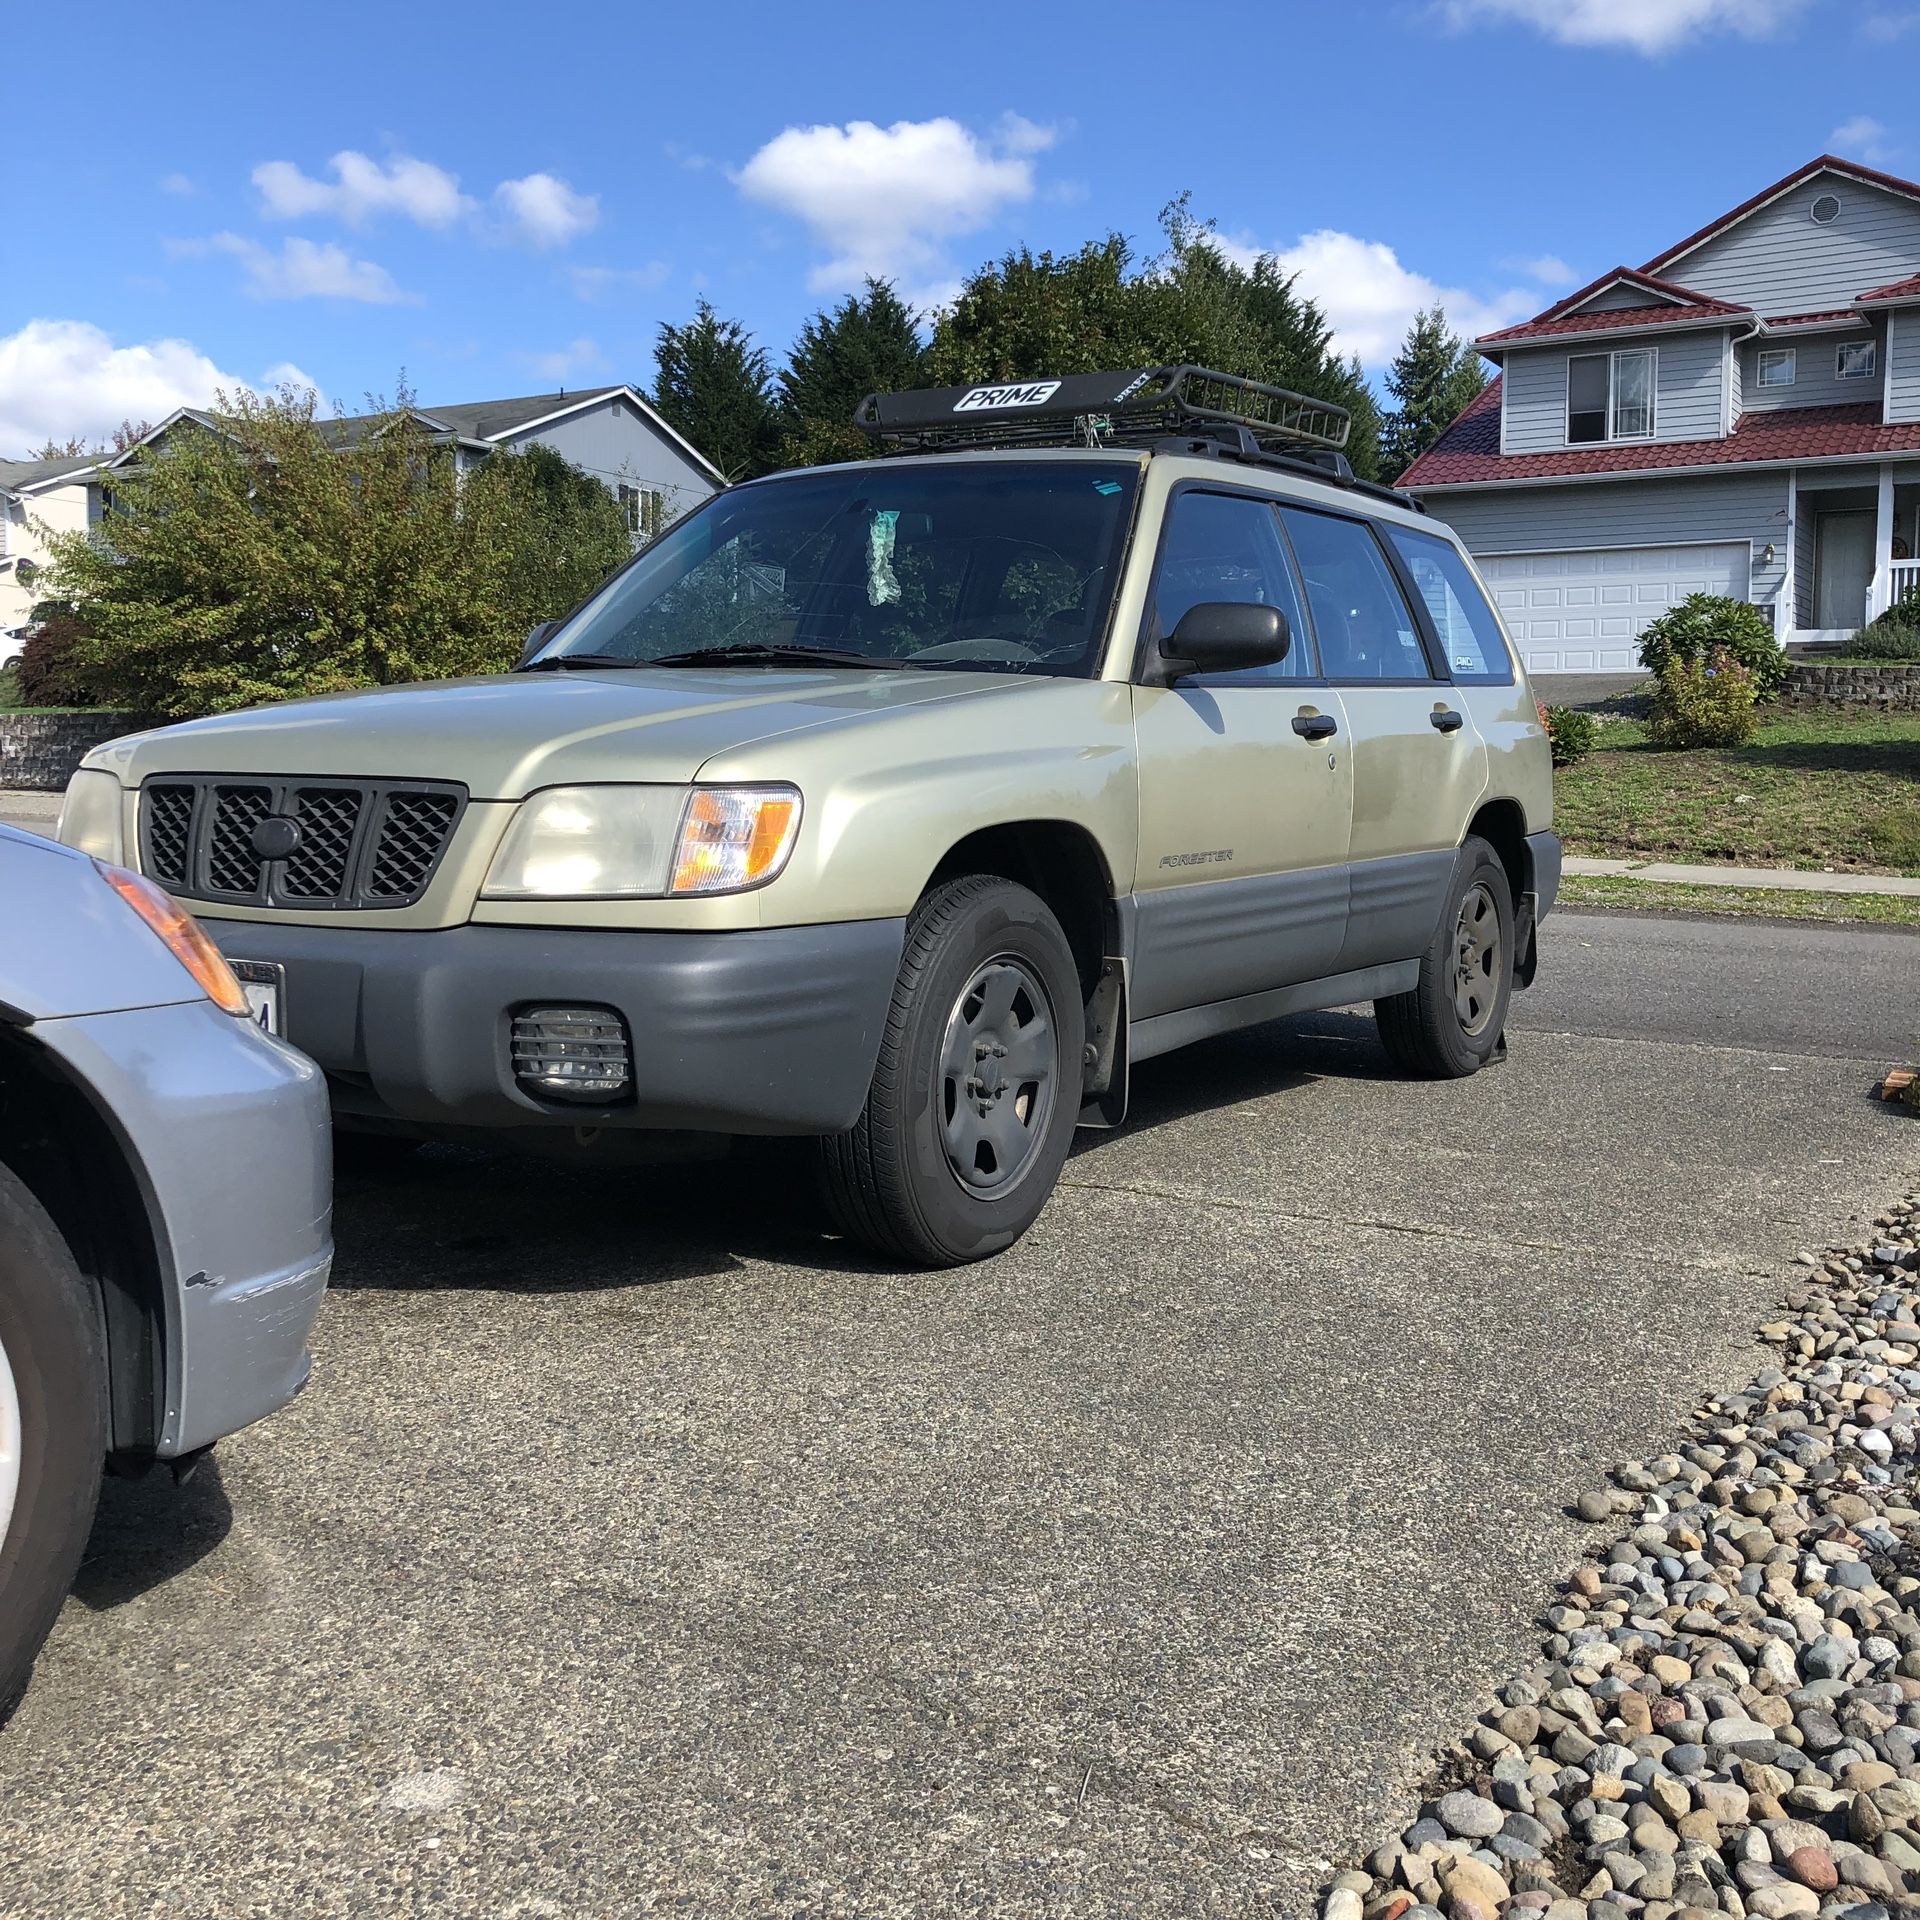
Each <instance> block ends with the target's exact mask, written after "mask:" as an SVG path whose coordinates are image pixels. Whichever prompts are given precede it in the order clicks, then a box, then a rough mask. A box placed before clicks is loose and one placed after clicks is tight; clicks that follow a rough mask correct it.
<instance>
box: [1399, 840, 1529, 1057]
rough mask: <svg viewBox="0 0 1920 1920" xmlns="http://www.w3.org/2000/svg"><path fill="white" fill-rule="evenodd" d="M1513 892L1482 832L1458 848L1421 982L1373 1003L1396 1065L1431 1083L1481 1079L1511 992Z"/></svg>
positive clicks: (1423, 960)
mask: <svg viewBox="0 0 1920 1920" xmlns="http://www.w3.org/2000/svg"><path fill="white" fill-rule="evenodd" d="M1513 957H1514V956H1513V889H1512V887H1511V885H1510V884H1509V882H1508V880H1507V870H1506V868H1505V867H1504V866H1502V865H1501V864H1500V856H1499V855H1498V854H1497V853H1495V852H1494V850H1493V848H1492V847H1491V846H1490V845H1489V844H1488V843H1487V842H1486V841H1485V840H1482V839H1481V838H1480V837H1479V836H1478V835H1477V834H1469V835H1468V836H1467V838H1466V840H1465V841H1463V842H1462V843H1461V847H1460V852H1459V854H1458V855H1457V856H1456V857H1455V860H1454V864H1453V884H1452V886H1451V887H1450V888H1449V889H1448V892H1447V904H1446V908H1445V910H1444V911H1443V912H1442V913H1441V915H1440V924H1439V925H1438V926H1437V927H1436V928H1435V929H1434V935H1433V939H1432V941H1431V942H1430V943H1429V944H1428V947H1427V951H1426V953H1425V954H1424V955H1422V957H1421V961H1420V981H1419V984H1418V985H1417V986H1415V987H1413V988H1412V989H1411V990H1410V991H1408V992H1406V993H1396V994H1394V995H1392V996H1391V997H1390V998H1388V999H1385V1000H1376V1001H1375V1002H1374V1003H1373V1017H1374V1020H1375V1022H1376V1023H1377V1024H1378V1026H1379V1029H1380V1039H1381V1043H1382V1044H1383V1045H1384V1046H1385V1047H1386V1050H1387V1054H1388V1056H1389V1058H1391V1059H1392V1061H1393V1063H1394V1064H1395V1065H1396V1066H1397V1067H1400V1068H1402V1069H1403V1070H1404V1071H1406V1072H1408V1073H1415V1074H1418V1075H1420V1076H1421V1077H1422V1078H1423V1079H1428V1080H1458V1079H1462V1078H1464V1077H1465V1076H1466V1075H1467V1074H1470V1073H1478V1072H1479V1070H1480V1069H1481V1068H1482V1067H1484V1066H1485V1065H1486V1064H1487V1062H1488V1061H1489V1060H1491V1059H1492V1058H1493V1056H1494V1054H1495V1053H1496V1052H1497V1051H1498V1050H1499V1046H1500V1041H1501V1037H1502V1036H1503V1035H1504V1034H1505V1032H1506V1027H1507V1002H1508V1000H1509V999H1510V998H1511V997H1512V994H1513Z"/></svg>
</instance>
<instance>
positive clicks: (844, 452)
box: [780, 279, 926, 466]
mask: <svg viewBox="0 0 1920 1920" xmlns="http://www.w3.org/2000/svg"><path fill="white" fill-rule="evenodd" d="M925 361H926V348H925V347H924V346H923V345H922V344H921V341H920V334H919V331H918V327H917V324H916V322H915V319H914V315H913V311H912V309H911V308H910V307H908V306H907V305H906V303H905V302H904V301H903V300H901V299H900V297H899V296H898V295H897V294H896V293H895V292H894V290H893V287H892V285H891V283H889V282H888V281H885V280H873V279H869V280H868V282H867V286H866V292H865V293H864V294H850V295H849V296H848V297H847V298H846V299H845V300H843V301H841V303H840V304H839V306H837V307H835V308H834V309H833V311H832V312H831V313H816V314H815V315H814V316H813V318H812V319H811V320H809V321H808V322H807V323H806V325H805V326H804V327H802V328H801V330H800V338H799V339H798V340H797V341H796V342H795V343H794V346H793V350H792V351H791V352H790V353H789V354H788V355H787V365H786V371H785V372H783V373H782V374H781V375H780V422H781V428H782V432H783V436H784V438H783V444H782V450H781V458H782V462H783V464H785V465H787V466H818V465H820V464H822V463H823V462H825V461H829V460H858V459H863V458H865V457H866V456H868V455H870V454H873V453H877V452H881V451H884V449H882V448H880V447H879V446H877V445H876V443H875V442H874V441H872V440H871V439H869V437H868V436H867V435H866V434H864V433H862V432H861V431H860V429H859V428H858V427H856V426H855V425H854V424H853V410H854V408H855V407H857V406H858V405H859V404H860V402H861V401H862V400H863V399H865V398H866V396H867V395H868V394H870V393H894V392H899V391H900V390H901V389H903V388H907V387H915V386H918V385H919V384H920V383H921V381H922V380H923V379H924V378H925V373H924V366H925Z"/></svg>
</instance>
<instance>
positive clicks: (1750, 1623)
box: [1323, 1198, 1920, 1920]
mask: <svg viewBox="0 0 1920 1920" xmlns="http://www.w3.org/2000/svg"><path fill="white" fill-rule="evenodd" d="M1799 1262H1800V1272H1799V1274H1798V1276H1797V1278H1796V1280H1795V1281H1794V1283H1793V1285H1792V1286H1791V1288H1790V1289H1789V1291H1788V1293H1787V1297H1786V1302H1785V1307H1784V1310H1783V1311H1782V1312H1781V1314H1780V1316H1779V1317H1778V1318H1777V1319H1775V1320H1773V1321H1771V1322H1769V1323H1768V1325H1766V1326H1765V1327H1763V1328H1762V1329H1761V1334H1762V1337H1763V1338H1764V1339H1765V1340H1767V1341H1768V1342H1769V1343H1770V1344H1771V1345H1772V1346H1773V1347H1774V1348H1775V1349H1776V1350H1777V1352H1778V1355H1779V1359H1778V1364H1777V1365H1774V1366H1770V1367H1768V1368H1767V1369H1766V1370H1765V1371H1764V1372H1761V1373H1759V1374H1757V1375H1756V1376H1755V1377H1754V1379H1753V1380H1752V1382H1751V1383H1750V1384H1749V1385H1748V1386H1747V1387H1746V1388H1745V1390H1744V1391H1742V1392H1739V1393H1734V1394H1726V1395H1723V1396H1721V1397H1720V1398H1718V1399H1715V1400H1712V1401H1709V1402H1708V1403H1707V1405H1706V1406H1705V1407H1704V1408H1703V1409H1702V1410H1701V1411H1700V1412H1699V1413H1697V1414H1696V1415H1695V1416H1694V1417H1693V1420H1692V1422H1691V1424H1690V1427H1689V1430H1688V1433H1687V1437H1686V1440H1685V1442H1684V1444H1683V1445H1682V1446H1681V1447H1680V1448H1679V1450H1678V1451H1677V1452H1674V1453H1670V1454H1666V1455H1664V1456H1662V1457H1661V1458H1659V1459H1654V1460H1636V1461H1632V1462H1630V1463H1629V1464H1627V1465H1625V1466H1622V1467H1619V1468H1616V1469H1615V1470H1614V1472H1613V1474H1612V1476H1611V1478H1612V1481H1613V1484H1612V1485H1611V1486H1609V1487H1605V1488H1596V1489H1594V1490H1592V1491H1589V1492H1587V1493H1584V1494H1582V1495H1581V1496H1580V1500H1579V1503H1578V1510H1579V1513H1580V1517H1581V1518H1582V1519H1583V1520H1587V1521H1590V1522H1592V1523H1594V1525H1595V1526H1596V1527H1600V1528H1604V1529H1606V1534H1605V1538H1606V1541H1607V1544H1606V1545H1604V1546H1603V1547H1601V1548H1600V1549H1598V1550H1597V1551H1596V1552H1595V1554H1594V1557H1593V1558H1592V1559H1591V1560H1589V1561H1588V1562H1587V1563H1586V1564H1585V1565H1583V1566H1581V1567H1579V1568H1577V1569H1576V1570H1575V1571H1574V1573H1573V1575H1572V1577H1571V1578H1570V1579H1569V1580H1568V1581H1567V1583H1566V1586H1565V1588H1564V1590H1563V1592H1562V1593H1561V1595H1560V1597H1559V1599H1558V1601H1557V1603H1556V1604H1555V1605H1554V1606H1552V1607H1551V1608H1549V1609H1548V1612H1547V1614H1546V1618H1545V1622H1544V1624H1545V1625H1546V1626H1547V1628H1548V1629H1549V1630H1550V1638H1549V1639H1548V1640H1547V1642H1546V1646H1545V1648H1544V1654H1545V1657H1544V1658H1543V1659H1542V1661H1541V1662H1540V1664H1539V1665H1537V1666H1536V1667H1534V1668H1533V1669H1532V1670H1531V1671H1529V1672H1528V1673H1526V1674H1525V1675H1524V1676H1522V1677H1521V1678H1519V1679H1516V1680H1512V1681H1510V1682H1508V1684H1507V1685H1506V1686H1504V1687H1502V1688H1500V1689H1499V1691H1498V1694H1497V1697H1496V1700H1495V1703H1494V1704H1493V1706H1492V1707H1490V1708H1489V1709H1488V1711H1487V1712H1485V1713H1484V1714H1482V1716H1481V1719H1480V1724H1479V1725H1478V1726H1476V1727H1475V1728H1474V1730H1473V1733H1472V1734H1471V1736H1470V1737H1469V1738H1468V1739H1467V1741H1466V1742H1465V1743H1464V1744H1463V1745H1462V1746H1460V1747H1459V1748H1457V1749H1456V1750H1455V1751H1454V1752H1452V1753H1450V1754H1449V1755H1448V1756H1447V1757H1446V1760H1445V1762H1444V1764H1443V1767H1442V1770H1441V1774H1440V1776H1439V1780H1438V1783H1437V1785H1436V1789H1435V1797H1434V1798H1433V1799H1432V1800H1431V1801H1429V1803H1428V1804H1427V1805H1426V1806H1425V1807H1424V1808H1423V1809H1422V1811H1421V1815H1420V1818H1419V1819H1418V1820H1416V1821H1415V1822H1414V1823H1413V1825H1412V1826H1410V1827H1408V1828H1407V1829H1406V1831H1405V1832H1404V1833H1402V1834H1401V1836H1400V1837H1399V1838H1398V1839H1397V1840H1393V1841H1390V1842H1388V1844H1387V1845H1385V1846H1383V1847H1381V1848H1379V1849H1378V1850H1377V1851H1376V1852H1374V1853H1373V1854H1371V1855H1369V1856H1368V1858H1367V1861H1366V1863H1365V1868H1364V1870H1361V1869H1355V1870H1352V1871H1349V1872H1346V1873H1342V1874H1340V1875H1338V1876H1337V1877H1336V1879H1335V1880H1334V1882H1333V1884H1332V1886H1331V1888H1330V1890H1329V1891H1328V1893H1327V1896H1326V1900H1325V1904H1324V1908H1323V1914H1324V1920H1436V1916H1438V1915H1441V1914H1451V1915H1453V1916H1454V1920H1494V1917H1495V1916H1496V1915H1511V1916H1515V1917H1516V1920H1542V1917H1543V1916H1544V1920H1709V1917H1710V1916H1714V1915H1721V1914H1730V1915H1734V1916H1744V1915H1754V1916H1758V1917H1759V1920H1787V1917H1788V1916H1792V1915H1802V1914H1805V1915H1822V1916H1825V1915H1841V1914H1845V1915H1848V1916H1851V1920H1891V1917H1892V1916H1898V1915H1902V1914H1907V1915H1913V1916H1916V1917H1920V1511H1916V1499H1917V1490H1916V1485H1915V1477H1916V1471H1917V1467H1920V1198H1909V1199H1908V1200H1907V1201H1906V1202H1905V1203H1904V1204H1902V1205H1900V1206H1896V1207H1893V1208H1890V1209H1889V1210H1888V1211H1887V1212H1886V1213H1884V1214H1882V1215H1881V1216H1880V1218H1879V1219H1878V1220H1877V1221H1876V1223H1875V1235H1874V1238H1873V1239H1872V1240H1871V1241H1869V1242H1868V1243H1866V1244H1865V1245H1863V1246H1860V1247H1856V1248H1854V1249H1852V1250H1851V1251H1849V1252H1835V1253H1830V1254H1828V1255H1825V1256H1820V1255H1816V1254H1811V1253H1803V1254H1801V1255H1800V1256H1799ZM1623 1526H1626V1527H1627V1528H1629V1529H1630V1530H1629V1531H1627V1532H1625V1533H1624V1535H1622V1534H1621V1528H1622V1527H1623ZM1442 1789H1444V1790H1442Z"/></svg>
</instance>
